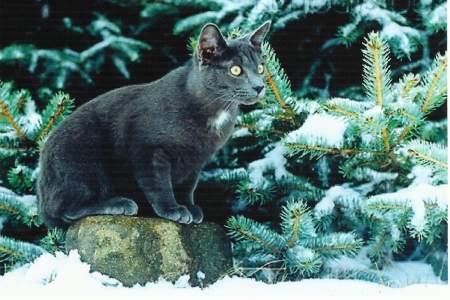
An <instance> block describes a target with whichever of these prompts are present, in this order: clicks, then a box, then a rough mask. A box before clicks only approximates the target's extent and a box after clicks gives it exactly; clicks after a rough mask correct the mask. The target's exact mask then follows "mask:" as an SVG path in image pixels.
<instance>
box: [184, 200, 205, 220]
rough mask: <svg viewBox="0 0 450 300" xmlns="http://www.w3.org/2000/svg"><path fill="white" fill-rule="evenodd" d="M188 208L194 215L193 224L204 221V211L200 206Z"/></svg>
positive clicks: (188, 206)
mask: <svg viewBox="0 0 450 300" xmlns="http://www.w3.org/2000/svg"><path fill="white" fill-rule="evenodd" d="M186 208H187V209H188V210H189V212H190V213H191V214H192V222H193V223H195V224H200V223H201V222H202V221H203V211H202V209H201V208H200V206H197V205H195V204H191V205H186Z"/></svg>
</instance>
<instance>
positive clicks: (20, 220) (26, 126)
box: [0, 82, 73, 265]
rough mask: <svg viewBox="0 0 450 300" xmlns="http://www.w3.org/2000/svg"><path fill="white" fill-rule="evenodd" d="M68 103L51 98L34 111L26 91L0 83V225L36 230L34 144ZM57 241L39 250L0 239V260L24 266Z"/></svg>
mask: <svg viewBox="0 0 450 300" xmlns="http://www.w3.org/2000/svg"><path fill="white" fill-rule="evenodd" d="M72 102H73V101H72V100H71V99H70V98H69V96H68V95H66V94H64V93H57V94H55V96H54V97H53V98H51V99H50V100H49V101H48V104H47V106H46V107H45V109H44V110H43V111H39V110H38V109H37V108H36V105H35V102H34V101H33V99H32V98H31V95H30V93H29V92H28V91H27V90H19V91H15V90H14V88H13V84H12V83H11V82H7V83H1V82H0V164H1V167H0V179H1V181H0V182H1V184H2V186H1V187H0V219H1V222H2V224H0V225H2V226H0V228H2V227H3V223H6V222H11V223H12V224H22V225H25V228H31V227H39V226H41V225H42V222H41V221H40V219H39V218H38V214H37V205H36V204H37V203H36V197H35V196H34V195H33V194H34V192H35V191H34V190H35V184H36V179H37V174H38V170H39V167H38V157H39V156H38V154H39V148H40V144H41V143H42V142H43V141H44V140H45V139H46V137H47V136H48V134H49V133H50V132H51V130H52V129H53V128H55V126H56V125H57V124H59V122H61V120H62V119H64V118H65V117H66V116H67V115H68V114H69V113H70V111H71V108H72ZM60 243H61V238H60V237H59V235H58V234H57V233H52V234H51V235H49V237H48V238H47V239H44V241H43V243H42V245H43V248H42V247H41V246H37V245H34V244H31V243H28V242H23V241H20V240H16V239H15V238H14V237H6V236H3V235H1V234H0V257H1V259H2V260H3V261H7V262H8V263H9V264H11V265H12V264H22V263H26V262H28V261H30V260H32V259H34V258H36V257H37V256H39V255H40V254H42V253H44V252H46V250H44V249H51V248H54V247H58V245H60Z"/></svg>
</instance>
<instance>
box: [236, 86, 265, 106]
mask: <svg viewBox="0 0 450 300" xmlns="http://www.w3.org/2000/svg"><path fill="white" fill-rule="evenodd" d="M265 95H266V89H265V88H264V87H262V88H259V89H255V91H254V93H251V94H250V95H247V97H240V98H237V99H236V100H237V101H236V102H238V103H239V104H244V105H252V104H255V103H256V102H258V101H259V100H262V99H263V98H264V96H265Z"/></svg>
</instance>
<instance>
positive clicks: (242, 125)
mask: <svg viewBox="0 0 450 300" xmlns="http://www.w3.org/2000/svg"><path fill="white" fill-rule="evenodd" d="M236 128H247V129H250V130H255V131H256V130H258V129H259V128H258V126H256V125H253V124H242V123H241V124H236ZM270 132H271V133H275V134H279V135H285V134H286V133H287V132H284V131H281V130H277V129H272V130H270Z"/></svg>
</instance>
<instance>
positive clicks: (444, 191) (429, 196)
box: [369, 183, 448, 231]
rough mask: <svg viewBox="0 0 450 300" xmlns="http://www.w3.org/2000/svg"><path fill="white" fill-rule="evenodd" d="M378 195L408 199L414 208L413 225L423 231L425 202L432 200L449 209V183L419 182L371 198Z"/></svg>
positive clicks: (385, 197) (380, 196) (384, 197)
mask: <svg viewBox="0 0 450 300" xmlns="http://www.w3.org/2000/svg"><path fill="white" fill-rule="evenodd" d="M378 197H379V198H382V199H387V200H389V199H391V200H396V199H401V200H402V201H407V203H409V205H411V208H412V210H413V217H412V219H411V225H412V226H413V227H414V228H415V229H416V230H417V231H421V230H423V229H425V228H426V220H425V203H429V202H431V203H434V204H437V205H438V206H439V208H440V209H441V210H443V211H444V210H447V207H448V185H447V184H443V185H438V186H433V185H430V184H427V183H419V184H417V185H411V186H409V187H407V188H404V189H401V190H398V191H397V192H395V193H385V194H380V195H377V196H374V197H371V198H370V199H369V200H374V199H376V198H378Z"/></svg>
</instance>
